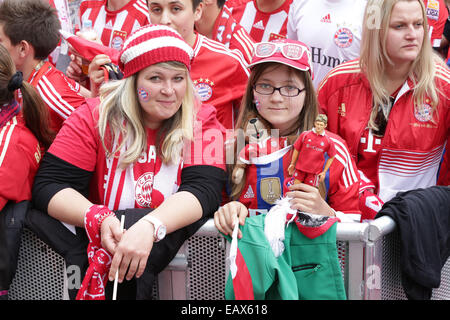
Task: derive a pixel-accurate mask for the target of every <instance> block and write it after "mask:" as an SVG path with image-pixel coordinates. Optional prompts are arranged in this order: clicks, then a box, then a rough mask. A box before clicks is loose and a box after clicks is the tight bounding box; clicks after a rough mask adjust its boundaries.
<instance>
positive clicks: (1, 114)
mask: <svg viewBox="0 0 450 320" xmlns="http://www.w3.org/2000/svg"><path fill="white" fill-rule="evenodd" d="M19 111H20V105H19V103H18V102H17V101H16V100H14V99H13V100H11V102H10V103H6V104H4V105H2V106H0V128H1V127H3V126H4V125H5V124H6V123H7V122H8V121H9V120H11V119H12V118H13V117H14V116H15V115H16V114H18V113H19Z"/></svg>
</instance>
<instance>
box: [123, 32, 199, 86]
mask: <svg viewBox="0 0 450 320" xmlns="http://www.w3.org/2000/svg"><path fill="white" fill-rule="evenodd" d="M193 56H194V51H193V50H192V48H191V47H190V46H189V45H188V44H187V43H186V42H185V41H184V40H183V38H182V37H181V36H180V34H179V33H178V32H176V31H175V30H174V29H172V28H170V27H167V26H163V25H155V24H150V25H146V26H144V27H141V28H139V29H137V30H136V31H135V32H133V33H132V34H131V35H130V36H129V37H128V38H127V40H126V41H125V43H124V45H123V49H122V51H121V52H120V58H119V68H120V69H121V70H122V72H123V74H124V77H125V78H126V77H129V76H131V75H133V74H135V73H136V72H139V71H140V70H142V69H144V68H147V67H148V66H151V65H153V64H155V63H160V62H167V61H178V62H181V63H183V64H184V65H185V66H186V67H187V68H188V70H190V68H191V59H192V58H193Z"/></svg>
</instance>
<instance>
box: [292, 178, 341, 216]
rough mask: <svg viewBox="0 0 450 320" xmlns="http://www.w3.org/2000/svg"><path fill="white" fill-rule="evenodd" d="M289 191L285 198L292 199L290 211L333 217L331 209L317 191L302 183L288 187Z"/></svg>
mask: <svg viewBox="0 0 450 320" xmlns="http://www.w3.org/2000/svg"><path fill="white" fill-rule="evenodd" d="M289 190H290V191H289V192H287V193H286V196H288V197H290V198H292V200H291V208H292V209H296V210H300V211H303V212H308V213H313V214H320V215H323V216H334V211H333V209H331V207H330V206H329V205H328V203H326V201H325V200H324V199H323V198H322V197H321V196H320V193H319V189H317V188H315V187H313V186H310V185H307V184H304V183H299V184H294V185H292V186H290V187H289Z"/></svg>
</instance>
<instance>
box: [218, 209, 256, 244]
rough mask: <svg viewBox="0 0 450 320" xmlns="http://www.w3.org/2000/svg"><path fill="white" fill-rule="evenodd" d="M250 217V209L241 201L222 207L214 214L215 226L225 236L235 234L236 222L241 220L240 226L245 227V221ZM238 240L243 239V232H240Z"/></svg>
mask: <svg viewBox="0 0 450 320" xmlns="http://www.w3.org/2000/svg"><path fill="white" fill-rule="evenodd" d="M247 216H248V209H247V207H246V206H244V205H243V204H242V203H240V202H239V201H231V202H228V203H227V204H226V205H224V206H223V207H220V208H219V210H217V211H216V212H215V213H214V224H215V225H216V228H217V229H218V230H219V231H220V232H222V233H223V234H225V235H231V234H232V233H233V228H234V221H235V220H236V218H238V219H239V224H240V225H241V226H243V225H244V223H245V219H246V218H247ZM238 238H239V239H240V238H242V232H241V230H239V233H238Z"/></svg>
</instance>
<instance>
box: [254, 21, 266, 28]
mask: <svg viewBox="0 0 450 320" xmlns="http://www.w3.org/2000/svg"><path fill="white" fill-rule="evenodd" d="M253 28H256V29H261V30H264V23H263V22H262V20H259V21H258V22H257V23H255V24H254V25H253Z"/></svg>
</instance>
